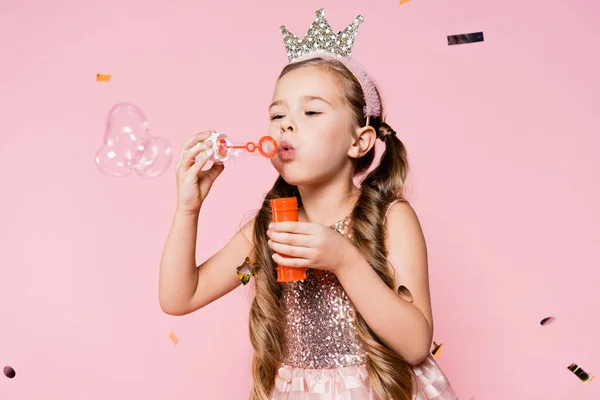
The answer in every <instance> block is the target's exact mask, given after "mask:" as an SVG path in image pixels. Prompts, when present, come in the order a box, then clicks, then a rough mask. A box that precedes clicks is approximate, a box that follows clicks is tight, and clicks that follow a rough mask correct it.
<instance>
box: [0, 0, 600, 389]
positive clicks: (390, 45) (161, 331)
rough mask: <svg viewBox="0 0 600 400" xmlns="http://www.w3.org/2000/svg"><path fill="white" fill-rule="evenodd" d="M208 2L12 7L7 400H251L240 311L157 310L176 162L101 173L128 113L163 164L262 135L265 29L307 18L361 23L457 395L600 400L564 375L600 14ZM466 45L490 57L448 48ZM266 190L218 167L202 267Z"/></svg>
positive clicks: (581, 350)
mask: <svg viewBox="0 0 600 400" xmlns="http://www.w3.org/2000/svg"><path fill="white" fill-rule="evenodd" d="M200 3H201V2H200V1H195V2H192V1H186V0H175V1H173V0H171V1H141V0H118V1H117V0H105V1H96V2H91V1H76V0H71V1H68V0H57V1H52V2H46V1H32V0H21V1H12V2H9V1H4V2H3V3H2V6H1V10H2V11H1V13H0V41H1V43H2V46H1V49H0V51H1V62H0V91H1V96H0V122H1V124H2V125H1V131H0V135H1V138H2V142H1V143H2V144H1V146H0V184H1V190H2V199H1V208H0V221H1V224H0V239H1V243H2V263H1V264H0V317H1V318H0V326H1V328H2V329H0V367H3V366H5V365H10V366H12V367H13V368H15V370H16V371H17V376H16V378H15V379H12V380H10V379H7V378H5V377H4V376H0V398H1V399H7V400H21V399H35V400H37V399H62V400H68V399H87V400H100V399H102V400H104V399H182V400H183V399H243V398H247V395H248V388H249V384H250V377H249V360H250V356H251V347H250V343H249V340H248V333H247V310H248V306H249V300H250V296H249V292H248V289H247V288H242V289H240V290H237V291H235V292H233V293H232V294H231V295H229V296H227V297H226V298H224V299H222V300H220V301H218V302H216V303H214V304H212V305H210V306H209V307H207V308H206V309H204V310H202V311H201V312H198V313H195V314H192V315H189V316H186V317H171V316H167V315H164V314H162V313H161V311H160V308H159V306H158V291H157V279H158V263H159V258H160V254H161V251H162V246H163V243H164V240H165V238H166V234H167V231H168V228H169V225H170V222H171V218H172V213H173V211H174V205H175V182H174V174H173V167H174V163H172V164H171V166H170V168H169V170H168V171H167V172H166V173H165V174H163V175H162V176H160V177H159V178H157V179H153V180H144V179H142V178H139V177H137V176H135V175H133V176H130V177H127V178H121V179H118V178H108V177H105V176H104V175H102V174H101V173H100V172H99V171H98V169H97V168H96V166H95V164H94V155H95V152H96V150H97V149H98V148H99V147H100V146H101V144H102V136H103V133H104V125H105V121H106V114H107V112H108V110H109V109H110V108H111V107H112V106H113V105H114V104H115V103H118V102H122V101H124V102H131V103H133V104H135V105H137V106H139V107H140V108H141V109H142V110H143V111H144V113H145V114H146V115H147V117H148V119H149V121H150V126H151V128H152V130H153V132H154V133H155V134H156V135H158V136H162V137H165V138H167V139H168V140H169V141H170V142H171V143H172V144H173V146H174V150H175V151H176V152H177V151H178V150H179V148H180V146H181V144H182V143H183V141H184V140H185V139H186V138H187V137H188V136H190V135H191V134H193V133H194V132H196V131H199V130H204V129H209V128H214V129H219V130H220V131H222V132H225V133H227V134H229V135H231V136H232V137H234V138H236V139H239V140H240V141H246V140H249V139H255V138H258V137H259V136H260V135H263V134H264V133H265V132H266V127H267V110H266V109H267V105H268V103H269V101H270V98H271V91H272V88H273V84H274V81H275V78H276V76H277V74H278V72H279V71H280V69H281V68H282V67H283V65H284V64H285V63H286V61H287V58H286V55H285V50H284V48H283V45H282V41H281V37H280V35H279V32H278V27H279V26H280V25H281V24H285V25H287V26H288V28H289V29H290V30H292V31H293V32H296V33H297V34H299V35H301V36H303V35H304V33H305V32H306V29H307V28H308V26H309V24H310V22H311V20H312V18H313V17H314V11H315V10H316V9H317V8H319V7H325V8H326V9H327V11H328V13H327V17H328V19H329V21H330V23H331V24H332V26H333V27H334V29H336V30H337V29H339V30H341V29H343V28H344V27H345V26H346V24H348V23H349V22H350V21H351V19H352V18H354V16H355V15H357V14H360V13H362V14H364V15H365V17H366V21H365V23H364V24H363V25H362V26H361V28H360V32H359V35H358V39H357V43H356V47H355V51H354V56H355V57H356V58H357V59H358V60H359V61H361V62H362V63H363V64H364V65H365V66H366V67H367V69H368V70H369V71H370V72H371V73H372V74H373V75H374V76H375V78H376V79H377V80H378V81H379V83H380V85H381V86H382V88H383V90H384V93H385V95H386V100H387V105H388V110H389V122H390V124H391V125H392V126H393V127H395V129H397V130H398V132H399V135H400V136H401V137H402V139H403V140H404V141H405V143H406V145H407V147H408V149H409V154H410V158H411V162H412V175H411V180H410V182H409V199H410V200H411V201H412V204H413V205H414V207H415V209H416V210H417V212H418V214H419V215H420V218H421V221H422V224H423V227H424V230H425V234H426V236H427V240H428V246H429V250H430V265H431V266H430V270H431V287H432V297H433V306H434V313H435V315H434V316H435V324H436V328H435V340H436V341H437V342H442V343H444V345H443V347H442V351H441V356H440V357H439V358H438V360H439V363H440V364H441V366H442V367H443V369H444V370H445V371H446V373H447V375H448V376H449V378H450V380H451V382H452V383H453V385H454V386H455V388H456V390H457V392H458V394H459V396H460V397H461V398H462V399H467V400H468V399H471V398H473V397H474V398H475V399H482V400H501V399H502V400H504V399H531V398H536V399H537V398H539V399H561V400H564V399H578V400H591V399H598V398H600V386H599V384H600V382H597V381H593V382H590V383H588V384H585V385H584V384H582V383H581V381H579V379H578V378H577V377H576V376H575V375H573V374H572V373H571V372H570V371H568V370H567V366H568V365H569V364H570V363H577V364H579V365H580V366H582V367H583V368H584V369H585V370H587V371H588V372H590V373H594V372H595V373H600V361H599V357H598V355H599V354H600V352H599V351H598V345H597V341H598V337H600V323H599V319H598V309H599V308H600V299H599V295H598V293H597V291H598V287H599V286H600V273H599V272H598V259H599V256H600V231H599V229H598V227H599V226H600V207H598V205H599V204H600V188H599V186H598V182H600V160H599V158H598V156H597V152H598V148H599V147H600V136H599V135H598V132H599V131H598V127H599V126H600V113H599V112H598V107H599V105H600V79H599V78H598V71H600V58H599V57H598V52H597V48H598V39H599V38H600V27H599V26H598V25H597V21H598V20H600V7H599V6H598V5H596V4H595V3H594V2H593V1H591V0H571V1H568V2H565V1H558V0H544V1H542V0H535V1H528V2H523V1H517V0H509V1H493V2H492V1H485V2H483V1H477V0H460V1H452V2H450V1H427V0H418V1H417V0H413V1H411V2H409V3H407V4H404V5H402V6H399V5H398V1H381V0H380V1H377V5H376V6H375V5H374V3H375V2H373V1H366V0H363V1H359V0H353V1H333V0H329V1H328V0H321V1H313V0H308V1H302V2H298V1H293V2H292V1H280V0H278V1H274V0H269V1H227V2H225V1H223V2H213V1H211V2H202V3H203V4H205V5H201V4H200ZM260 7H264V8H263V9H262V10H261V9H260ZM476 31H483V32H484V35H485V42H483V43H476V44H470V45H460V46H448V45H447V41H446V36H447V35H452V34H460V33H469V32H476ZM97 73H109V74H112V80H111V81H110V82H96V80H95V76H96V74H97ZM274 178H275V174H274V170H273V169H272V167H271V166H270V164H269V163H268V162H267V161H265V160H263V159H261V158H252V157H249V158H246V159H243V160H240V162H238V163H237V164H234V163H232V164H230V165H229V166H228V169H227V170H226V173H225V174H224V175H222V176H221V177H220V178H219V181H218V183H217V184H216V185H215V186H214V187H213V190H212V192H211V196H210V197H209V199H208V200H207V204H206V205H205V208H204V212H203V214H202V215H201V227H200V232H199V235H200V236H199V238H200V239H199V240H200V245H199V250H198V261H199V262H200V261H202V260H203V259H204V258H206V257H208V256H210V255H211V254H212V253H214V252H215V251H217V250H218V249H219V248H220V246H222V245H223V244H224V243H225V242H226V241H227V240H228V239H229V238H230V236H231V235H232V234H233V233H234V232H235V230H236V229H237V227H238V226H239V225H240V224H241V223H243V222H244V221H245V220H247V219H248V218H249V217H250V213H251V212H252V211H254V210H255V209H256V208H257V207H258V204H259V202H260V199H261V197H262V195H263V194H264V192H266V190H268V188H269V187H270V185H271V184H272V182H273V180H274ZM231 267H233V266H231ZM594 292H596V293H594ZM594 315H596V317H594ZM547 316H555V317H556V318H557V321H556V322H555V323H554V324H552V325H550V326H546V327H541V326H540V324H539V321H540V320H541V319H542V318H544V317H547ZM171 330H173V331H174V332H175V333H176V334H177V336H178V337H179V339H180V341H179V344H178V345H174V344H173V343H172V342H171V341H170V339H169V338H168V335H169V333H170V332H171Z"/></svg>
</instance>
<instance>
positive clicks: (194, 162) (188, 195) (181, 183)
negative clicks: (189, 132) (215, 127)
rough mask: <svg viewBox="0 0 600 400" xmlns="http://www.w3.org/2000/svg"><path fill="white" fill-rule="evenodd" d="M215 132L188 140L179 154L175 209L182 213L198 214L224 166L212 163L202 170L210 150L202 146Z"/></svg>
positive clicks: (207, 132) (205, 133)
mask: <svg viewBox="0 0 600 400" xmlns="http://www.w3.org/2000/svg"><path fill="white" fill-rule="evenodd" d="M213 133H215V131H212V130H210V131H204V132H202V133H198V134H196V135H194V136H192V137H191V138H189V139H188V140H187V141H186V142H185V144H184V145H183V148H182V149H181V153H180V154H179V162H178V164H177V167H176V174H177V209H178V210H179V211H183V212H199V211H200V206H201V205H202V202H203V201H204V199H205V198H206V196H207V195H208V192H209V191H210V188H211V186H212V184H213V183H214V181H215V179H217V177H218V176H219V175H220V174H221V172H223V169H224V168H225V166H224V165H223V164H221V163H214V164H213V165H212V166H211V167H210V168H209V169H207V170H206V171H202V168H203V167H204V165H205V164H206V161H207V160H208V159H209V157H210V155H211V154H210V152H211V151H212V150H211V149H208V148H207V146H205V145H204V143H203V141H204V140H206V139H208V138H209V137H210V136H211V135H212V134H213Z"/></svg>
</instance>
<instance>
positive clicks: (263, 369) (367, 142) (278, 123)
mask: <svg viewBox="0 0 600 400" xmlns="http://www.w3.org/2000/svg"><path fill="white" fill-rule="evenodd" d="M360 22H362V17H358V18H357V19H356V20H355V21H354V23H353V24H351V25H350V26H349V27H348V28H346V30H345V31H344V33H347V34H349V35H350V36H351V39H352V40H353V39H354V35H355V34H356V27H357V26H358V24H359V23H360ZM325 29H330V28H329V24H328V23H327V21H325V19H324V11H323V10H319V11H317V19H316V20H315V21H314V22H313V27H312V28H311V30H309V34H308V35H307V36H311V35H312V36H311V37H313V39H315V40H317V41H318V40H319V39H318V37H319V35H322V34H323V33H325V34H329V35H333V34H332V33H331V32H332V31H322V30H325ZM282 32H283V33H284V39H285V40H286V41H285V43H286V47H287V49H288V57H289V58H290V63H289V64H288V65H287V66H286V67H285V68H284V69H283V71H282V72H281V74H280V76H279V78H278V80H277V83H276V86H275V91H274V94H273V103H272V104H271V106H270V108H269V113H270V117H271V118H270V121H271V122H270V128H269V130H270V135H271V136H272V137H273V138H274V139H275V140H276V141H277V143H278V145H279V153H278V154H277V155H276V156H275V157H274V158H273V159H272V164H273V166H274V167H275V168H276V170H277V171H278V172H279V174H280V176H279V177H278V179H277V180H276V182H275V184H274V185H273V187H272V189H271V190H270V191H269V193H268V194H267V195H266V197H265V199H264V201H263V204H262V208H261V209H260V211H258V213H257V215H256V216H255V217H254V218H253V219H252V220H251V221H250V222H249V223H248V224H246V225H245V226H244V227H243V228H242V229H241V230H240V231H239V232H238V233H237V234H236V235H235V236H234V237H233V238H232V239H231V240H230V241H229V243H227V244H226V245H225V246H224V247H223V248H222V249H221V250H220V251H219V252H217V253H216V254H215V255H213V256H212V257H210V258H209V259H208V260H206V261H204V262H203V263H202V264H201V265H200V266H199V267H196V263H195V252H196V239H197V238H196V232H197V223H198V215H199V212H200V209H201V207H202V204H203V201H204V199H205V198H206V196H207V194H208V192H209V190H210V188H211V186H212V184H213V183H214V181H215V179H216V178H217V177H218V176H219V175H220V174H221V172H223V170H224V165H223V164H213V166H212V167H211V168H209V169H208V170H205V171H203V170H202V167H203V166H204V165H205V163H206V160H207V158H208V157H209V156H210V150H208V149H207V148H206V147H205V146H204V144H203V143H202V141H203V140H205V139H207V138H208V137H209V136H210V135H211V134H212V133H214V131H207V132H203V133H201V134H198V135H196V136H194V137H192V138H190V139H189V140H188V141H187V142H186V143H185V144H184V146H183V149H182V152H181V155H180V159H179V163H178V165H177V185H178V206H177V211H176V213H175V217H174V221H173V224H172V227H171V230H170V232H169V236H168V239H167V242H166V245H165V248H164V252H163V256H162V260H161V266H160V289H159V297H160V305H161V307H162V309H163V311H164V312H166V313H168V314H172V315H183V314H188V313H191V312H193V311H195V310H198V309H200V308H202V307H204V306H206V305H207V304H209V303H211V302H213V301H215V300H216V299H218V298H220V297H221V296H223V295H225V294H226V293H228V292H230V291H232V290H233V289H235V288H236V287H238V286H239V285H240V280H239V278H238V275H237V273H236V272H237V271H236V267H237V266H239V265H240V264H243V265H244V266H246V267H248V266H252V267H253V268H254V270H253V271H252V281H253V284H254V285H255V293H256V294H255V297H254V300H253V302H252V306H251V310H250V339H251V342H252V346H253V348H254V350H255V354H254V357H253V362H252V370H253V386H252V392H251V395H250V398H251V400H263V399H274V400H276V399H289V400H292V399H314V400H325V399H353V400H363V399H394V400H409V399H418V400H426V399H427V400H432V399H435V400H449V399H456V395H455V394H454V392H453V390H452V388H451V386H450V384H449V383H448V381H447V379H446V377H445V376H444V374H443V373H442V371H441V370H440V369H439V367H438V366H437V365H436V363H435V361H434V359H433V357H432V356H431V354H430V348H431V342H432V335H433V322H432V312H431V305H430V295H429V284H428V272H427V254H426V246H425V241H424V238H423V234H422V231H421V227H420V225H419V221H418V219H417V216H416V214H415V212H414V211H413V209H412V207H411V206H410V205H409V204H408V202H407V201H406V200H404V199H403V197H402V188H403V182H404V181H405V178H406V175H407V170H408V165H407V155H406V151H405V147H404V145H403V143H402V142H401V141H400V139H399V138H398V137H397V136H396V132H395V131H394V130H393V129H392V128H391V127H390V126H389V125H388V124H387V123H386V122H385V117H384V113H383V107H382V104H381V98H380V96H379V92H378V91H377V89H376V87H375V85H374V84H373V81H372V80H371V79H370V78H369V76H368V75H367V74H366V73H365V72H364V70H362V68H360V66H359V65H358V64H356V63H355V62H353V61H352V60H351V59H350V57H349V55H350V51H349V50H348V48H347V47H346V48H343V46H342V45H344V43H342V45H335V43H336V42H334V45H333V47H332V46H331V45H328V46H325V45H324V43H323V45H322V46H321V47H322V48H320V49H317V50H318V51H314V49H311V51H310V52H304V53H303V52H302V51H300V50H301V49H302V48H303V47H302V46H300V47H298V46H297V44H298V41H299V40H298V39H297V38H296V37H295V36H294V37H292V36H290V35H289V34H288V33H287V30H286V29H285V28H282ZM341 35H342V33H340V34H339V35H338V36H337V37H338V38H340V37H341ZM333 36H335V35H333ZM344 38H345V37H344ZM304 40H305V41H306V40H307V38H305V39H304ZM337 43H340V42H337ZM316 47H318V46H315V48H316ZM325 47H327V48H325ZM299 49H300V50H299ZM324 49H325V51H324ZM350 49H351V46H350ZM344 52H345V53H344ZM340 54H342V56H340ZM377 139H379V140H381V141H383V142H384V143H385V151H384V152H383V154H382V156H381V160H380V162H379V165H378V166H377V167H376V168H375V169H373V170H372V171H371V172H369V173H368V174H366V177H364V179H362V181H361V185H360V187H357V186H355V184H354V178H355V177H357V176H361V175H364V174H365V173H366V172H367V171H368V169H369V167H370V166H371V163H372V162H373V160H374V156H375V150H374V145H375V142H376V140H377ZM293 196H295V197H296V198H297V199H298V202H299V205H300V209H299V221H298V222H280V223H275V224H273V223H272V218H271V208H270V200H271V199H275V198H282V197H293ZM280 254H283V255H285V257H282V256H281V255H280ZM246 257H248V260H249V261H248V262H244V260H246ZM277 264H279V265H282V266H287V267H292V268H308V269H307V278H306V280H304V281H297V282H292V283H278V282H277V277H276V270H275V268H276V266H277ZM244 282H245V281H244Z"/></svg>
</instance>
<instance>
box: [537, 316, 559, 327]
mask: <svg viewBox="0 0 600 400" xmlns="http://www.w3.org/2000/svg"><path fill="white" fill-rule="evenodd" d="M554 321H556V318H554V317H546V318H544V319H543V320H541V321H540V325H542V326H546V325H550V324H551V323H553V322H554Z"/></svg>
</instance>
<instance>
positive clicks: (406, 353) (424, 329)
mask: <svg viewBox="0 0 600 400" xmlns="http://www.w3.org/2000/svg"><path fill="white" fill-rule="evenodd" d="M386 227H387V238H386V247H387V249H388V252H389V254H388V260H389V261H390V263H391V264H392V265H393V267H394V269H395V275H396V277H395V284H394V288H395V290H392V289H390V288H389V287H388V286H387V285H386V284H385V283H384V282H383V281H382V280H381V279H380V278H379V276H378V275H377V273H376V272H375V271H374V270H373V268H371V266H370V265H369V264H368V262H367V261H366V260H365V259H364V257H362V255H361V254H360V253H359V252H358V249H356V248H355V250H356V251H355V252H353V254H349V256H348V258H347V261H346V262H345V263H344V264H343V267H342V268H340V269H339V270H338V271H336V274H337V277H338V279H339V281H340V283H341V284H342V286H343V287H344V290H345V291H346V293H347V294H348V296H349V297H350V299H351V300H352V302H353V303H354V305H355V306H356V308H357V310H358V311H359V312H360V314H361V315H362V316H363V318H364V319H365V321H366V322H367V324H368V325H369V327H370V328H371V329H372V330H373V332H375V334H376V335H377V337H378V338H379V339H380V340H381V341H382V342H383V343H385V344H386V345H387V346H388V347H389V348H391V349H392V350H394V351H395V352H396V353H398V354H399V355H401V356H402V357H403V358H404V359H405V360H406V361H407V362H409V363H410V364H412V365H417V364H419V363H420V362H421V361H423V360H424V359H425V358H426V357H427V356H428V355H429V352H430V349H431V341H432V338H433V322H432V312H431V300H430V294H429V277H428V267H427V248H426V245H425V239H424V237H423V232H422V230H421V225H420V223H419V220H418V218H417V215H416V214H415V212H414V210H413V208H412V207H411V206H410V205H409V204H408V203H407V202H399V203H397V204H395V205H394V206H392V207H391V208H390V211H389V213H388V216H387V223H386ZM400 285H404V286H406V287H407V288H408V289H409V290H410V292H411V294H412V298H413V302H412V303H410V302H408V301H406V300H404V299H403V298H401V297H400V296H399V295H398V294H397V293H396V290H397V289H398V287H399V286H400Z"/></svg>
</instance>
